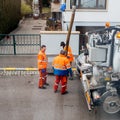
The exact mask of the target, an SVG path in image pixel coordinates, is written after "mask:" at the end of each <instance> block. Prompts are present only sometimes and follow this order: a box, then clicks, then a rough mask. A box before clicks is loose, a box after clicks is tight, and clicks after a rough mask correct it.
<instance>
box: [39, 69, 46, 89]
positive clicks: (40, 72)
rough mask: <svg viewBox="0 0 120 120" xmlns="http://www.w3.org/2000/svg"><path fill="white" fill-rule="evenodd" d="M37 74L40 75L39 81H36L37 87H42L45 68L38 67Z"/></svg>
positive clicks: (44, 80)
mask: <svg viewBox="0 0 120 120" xmlns="http://www.w3.org/2000/svg"><path fill="white" fill-rule="evenodd" d="M39 75H40V78H39V82H38V87H43V86H44V84H45V83H46V80H47V72H46V69H40V70H39Z"/></svg>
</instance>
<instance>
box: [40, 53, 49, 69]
mask: <svg viewBox="0 0 120 120" xmlns="http://www.w3.org/2000/svg"><path fill="white" fill-rule="evenodd" d="M47 63H48V61H47V56H46V54H45V53H44V52H42V51H40V52H39V53H38V69H45V68H47Z"/></svg>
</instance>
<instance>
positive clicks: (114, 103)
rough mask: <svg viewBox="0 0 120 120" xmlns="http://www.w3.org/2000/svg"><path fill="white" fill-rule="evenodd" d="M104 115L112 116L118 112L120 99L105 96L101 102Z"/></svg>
mask: <svg viewBox="0 0 120 120" xmlns="http://www.w3.org/2000/svg"><path fill="white" fill-rule="evenodd" d="M103 109H104V111H105V112H106V113H109V114H114V113H117V112H119V111H120V98H119V97H118V96H107V97H106V98H105V100H104V102H103Z"/></svg>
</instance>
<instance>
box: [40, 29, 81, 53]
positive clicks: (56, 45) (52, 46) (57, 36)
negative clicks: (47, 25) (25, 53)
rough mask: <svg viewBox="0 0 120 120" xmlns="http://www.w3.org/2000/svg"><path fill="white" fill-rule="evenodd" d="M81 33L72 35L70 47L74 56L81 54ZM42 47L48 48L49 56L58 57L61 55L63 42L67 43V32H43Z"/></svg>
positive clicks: (41, 33)
mask: <svg viewBox="0 0 120 120" xmlns="http://www.w3.org/2000/svg"><path fill="white" fill-rule="evenodd" d="M79 34H80V33H79V32H77V31H74V32H72V33H71V37H70V46H71V48H72V52H73V54H74V55H78V54H79ZM40 35H41V45H42V44H45V45H46V46H47V50H46V54H47V55H57V54H59V53H60V50H61V49H62V47H60V42H61V41H66V36H67V31H41V32H40Z"/></svg>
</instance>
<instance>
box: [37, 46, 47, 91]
mask: <svg viewBox="0 0 120 120" xmlns="http://www.w3.org/2000/svg"><path fill="white" fill-rule="evenodd" d="M45 51H46V46H45V45H42V46H41V49H40V51H39V53H38V70H39V74H40V78H39V82H38V88H40V89H46V87H45V86H44V85H49V84H48V83H47V82H46V80H47V72H46V68H47V64H48V60H47V56H46V54H45Z"/></svg>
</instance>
